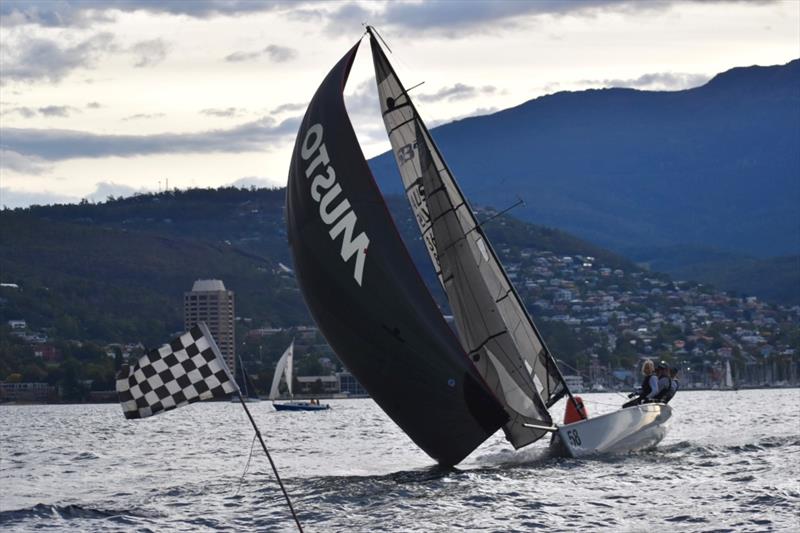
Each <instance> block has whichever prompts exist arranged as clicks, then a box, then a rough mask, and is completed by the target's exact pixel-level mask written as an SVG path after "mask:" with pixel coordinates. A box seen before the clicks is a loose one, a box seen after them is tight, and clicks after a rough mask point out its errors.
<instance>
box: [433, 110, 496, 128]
mask: <svg viewBox="0 0 800 533" xmlns="http://www.w3.org/2000/svg"><path fill="white" fill-rule="evenodd" d="M497 111H499V109H498V108H497V107H479V108H477V109H473V110H472V111H470V112H469V113H466V114H464V115H457V116H455V117H448V118H444V119H439V120H432V121H430V122H428V123H427V125H428V128H430V129H433V128H435V127H436V126H441V125H442V124H449V123H450V122H455V121H457V120H463V119H465V118H472V117H481V116H483V115H491V114H492V113H496V112H497Z"/></svg>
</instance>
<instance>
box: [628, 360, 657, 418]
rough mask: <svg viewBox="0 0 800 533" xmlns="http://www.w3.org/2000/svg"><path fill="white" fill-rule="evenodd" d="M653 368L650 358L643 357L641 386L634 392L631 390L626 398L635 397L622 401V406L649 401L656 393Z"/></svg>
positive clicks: (655, 379)
mask: <svg viewBox="0 0 800 533" xmlns="http://www.w3.org/2000/svg"><path fill="white" fill-rule="evenodd" d="M654 370H655V365H654V364H653V361H651V360H650V359H645V361H644V363H642V374H644V379H643V380H642V386H641V387H639V388H638V389H637V390H636V391H635V392H632V393H631V394H629V395H628V398H633V397H634V396H636V398H633V400H631V401H629V402H626V403H624V404H623V405H622V407H623V408H625V407H631V406H634V405H639V404H640V403H644V402H647V401H650V400H652V399H653V397H654V396H655V395H656V394H658V378H656V375H655V373H654Z"/></svg>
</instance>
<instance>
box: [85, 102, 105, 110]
mask: <svg viewBox="0 0 800 533" xmlns="http://www.w3.org/2000/svg"><path fill="white" fill-rule="evenodd" d="M86 107H87V109H100V108H101V107H103V106H102V105H101V104H100V102H89V103H88V104H86Z"/></svg>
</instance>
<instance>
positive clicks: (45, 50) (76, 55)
mask: <svg viewBox="0 0 800 533" xmlns="http://www.w3.org/2000/svg"><path fill="white" fill-rule="evenodd" d="M114 48H115V46H114V36H113V35H111V34H110V33H107V32H104V33H98V34H96V35H94V36H92V37H89V38H88V39H85V40H83V41H81V42H79V43H78V44H76V45H74V46H61V45H60V44H59V43H58V42H57V41H55V40H51V39H42V38H23V39H22V40H21V41H20V42H19V43H17V46H16V47H14V48H11V49H10V50H9V51H8V52H7V55H6V56H3V59H4V61H3V64H2V67H3V82H6V81H9V80H13V81H22V82H33V81H39V80H44V79H47V80H49V81H51V82H58V81H60V80H61V79H63V78H64V77H65V76H67V75H68V74H69V73H70V72H72V71H73V70H75V69H77V68H86V67H91V66H92V65H93V64H94V62H95V61H96V60H97V59H98V57H100V56H101V55H102V54H104V53H106V52H109V51H111V50H113V49H114Z"/></svg>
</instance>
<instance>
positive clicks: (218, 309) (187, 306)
mask: <svg viewBox="0 0 800 533" xmlns="http://www.w3.org/2000/svg"><path fill="white" fill-rule="evenodd" d="M183 321H184V327H185V328H186V330H187V331H188V330H189V328H191V327H192V326H194V325H195V324H197V323H198V322H205V323H206V325H207V326H208V330H209V331H210V332H211V335H212V336H213V337H214V340H215V341H216V342H217V346H219V350H220V352H221V353H222V357H223V358H224V359H225V362H226V363H228V368H229V369H230V371H231V373H232V374H233V375H234V376H235V375H236V338H235V321H236V315H235V312H234V294H233V291H230V290H227V289H226V288H225V284H224V283H223V282H222V281H221V280H218V279H199V280H197V281H195V282H194V285H193V286H192V290H191V291H189V292H186V293H184V295H183Z"/></svg>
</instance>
